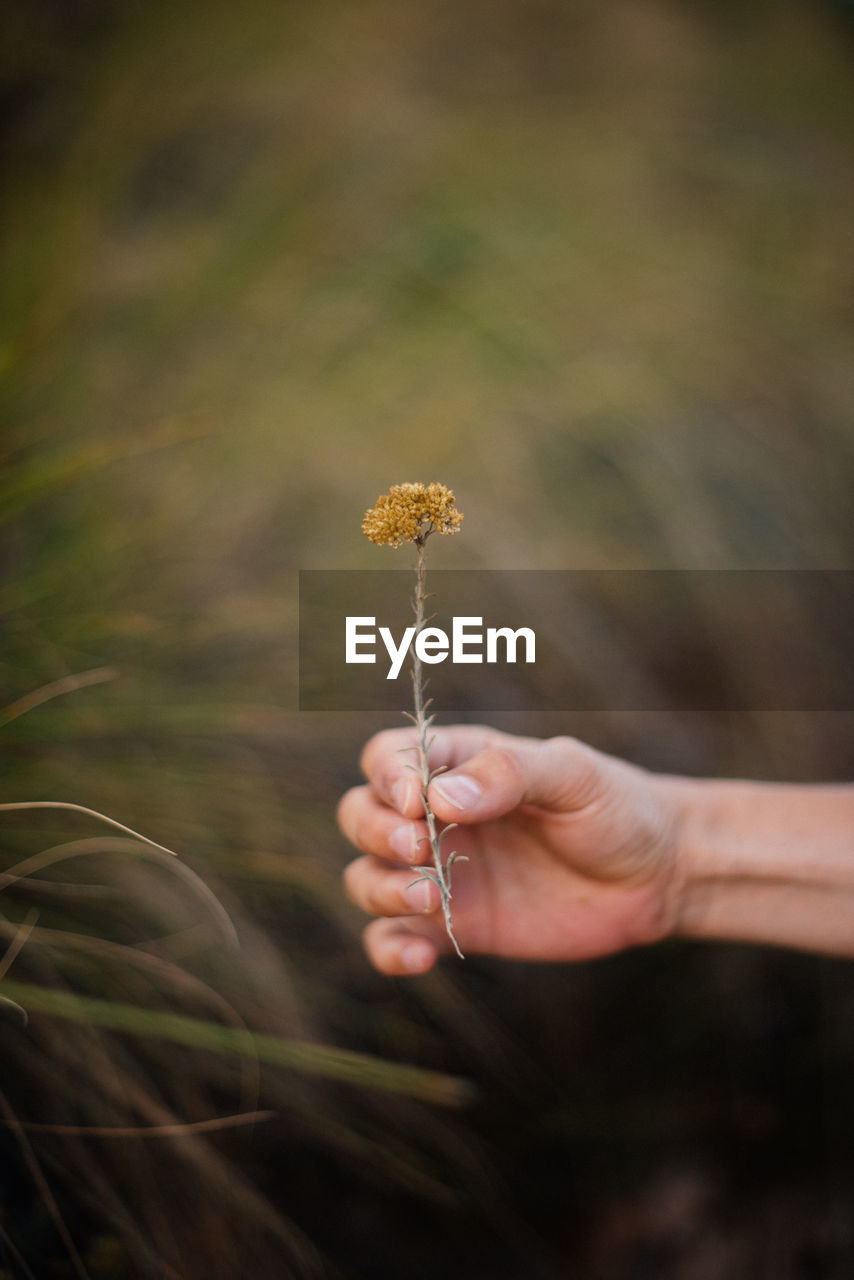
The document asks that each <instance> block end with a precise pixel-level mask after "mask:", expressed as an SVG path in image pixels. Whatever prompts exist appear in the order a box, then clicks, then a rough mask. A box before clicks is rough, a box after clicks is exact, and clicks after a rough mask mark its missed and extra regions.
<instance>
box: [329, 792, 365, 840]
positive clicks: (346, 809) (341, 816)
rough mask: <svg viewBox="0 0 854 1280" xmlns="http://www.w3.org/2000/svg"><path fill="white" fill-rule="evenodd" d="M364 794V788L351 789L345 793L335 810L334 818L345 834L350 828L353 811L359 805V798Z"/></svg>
mask: <svg viewBox="0 0 854 1280" xmlns="http://www.w3.org/2000/svg"><path fill="white" fill-rule="evenodd" d="M363 792H364V787H351V788H350V790H349V791H345V792H344V794H343V796H342V797H341V799H340V800H339V801H338V805H337V807H336V810H335V817H336V820H337V822H338V826H339V827H340V828H341V830H342V831H343V832H344V833H345V835H346V834H348V833H349V831H350V829H351V827H352V820H353V814H354V811H355V809H356V807H357V805H358V803H359V797H360V796H361V794H362V793H363Z"/></svg>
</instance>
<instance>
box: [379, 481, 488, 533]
mask: <svg viewBox="0 0 854 1280" xmlns="http://www.w3.org/2000/svg"><path fill="white" fill-rule="evenodd" d="M462 519H463V514H462V512H461V511H457V509H456V507H455V506H454V491H453V489H447V488H446V487H445V485H443V484H435V483H433V484H420V483H419V484H393V485H392V487H391V489H390V490H389V491H388V493H384V494H383V495H382V496H381V497H380V498H378V499H377V501H376V505H375V506H373V507H371V509H370V511H366V512H365V518H364V520H363V521H362V533H364V534H365V536H366V537H368V538H370V540H371V542H377V543H381V544H385V545H386V546H389V547H399V546H400V545H401V543H402V542H415V541H416V540H417V539H419V538H420V539H424V538H426V537H427V536H428V534H431V533H433V532H434V531H435V530H438V532H439V533H456V532H457V529H458V528H459V527H460V525H461V524H462Z"/></svg>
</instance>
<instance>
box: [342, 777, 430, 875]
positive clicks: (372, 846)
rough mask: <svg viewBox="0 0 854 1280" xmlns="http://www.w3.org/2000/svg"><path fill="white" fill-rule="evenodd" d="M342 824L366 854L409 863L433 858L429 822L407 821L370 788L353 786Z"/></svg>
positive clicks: (344, 804) (344, 798) (344, 803)
mask: <svg viewBox="0 0 854 1280" xmlns="http://www.w3.org/2000/svg"><path fill="white" fill-rule="evenodd" d="M338 825H339V826H340V828H341V830H342V832H343V833H344V835H345V836H346V837H347V839H348V840H349V841H350V843H351V844H354V845H355V846H356V848H357V849H361V851H362V853H374V854H377V856H378V857H381V858H391V859H393V860H395V861H398V862H409V863H416V862H426V861H428V859H429V853H430V850H429V846H428V845H427V843H426V838H427V826H426V823H424V822H405V821H403V819H402V817H401V815H400V814H399V813H398V812H397V811H396V810H395V809H390V808H389V807H388V805H386V804H381V803H380V801H379V800H377V798H376V796H375V795H374V794H373V792H372V791H371V789H370V787H353V788H351V790H350V791H348V792H346V793H345V795H343V796H342V797H341V800H340V801H339V803H338Z"/></svg>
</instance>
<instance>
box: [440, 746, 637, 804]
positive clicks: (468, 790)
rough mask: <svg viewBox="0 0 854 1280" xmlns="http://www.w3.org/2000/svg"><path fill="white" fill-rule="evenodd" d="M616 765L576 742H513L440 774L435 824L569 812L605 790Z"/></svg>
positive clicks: (590, 748) (489, 749) (492, 749)
mask: <svg viewBox="0 0 854 1280" xmlns="http://www.w3.org/2000/svg"><path fill="white" fill-rule="evenodd" d="M613 763H614V762H612V761H611V760H610V758H609V757H608V756H606V755H603V754H602V753H601V752H599V751H596V750H595V749H594V748H593V747H588V746H587V745H586V744H585V743H583V742H579V741H578V739H577V738H563V737H562V738H547V739H545V740H544V741H537V740H535V739H531V738H528V739H523V738H520V739H516V740H513V739H511V740H510V744H509V745H508V746H501V747H489V748H487V749H486V750H485V751H480V752H478V754H477V755H474V756H472V757H471V759H469V760H466V762H465V764H463V765H460V766H459V767H458V768H456V769H451V770H449V771H448V772H447V773H440V774H439V775H438V776H437V777H436V778H434V780H433V781H432V782H431V783H430V788H429V791H428V798H429V800H430V807H431V808H432V810H433V812H434V813H435V814H436V817H437V818H439V819H440V820H441V821H442V822H458V823H460V824H461V825H463V824H468V823H474V822H485V821H488V820H489V819H490V818H500V817H501V816H502V814H505V813H510V812H511V811H512V810H513V809H515V808H517V806H518V805H520V804H532V805H539V806H540V807H541V808H544V809H551V810H554V811H556V812H567V811H571V810H573V809H580V808H582V807H583V806H584V805H586V804H589V803H590V801H591V800H593V799H595V798H596V796H597V795H599V794H601V792H602V791H603V790H605V789H606V787H607V785H608V782H609V780H610V778H609V775H610V769H609V767H608V766H609V765H611V764H613Z"/></svg>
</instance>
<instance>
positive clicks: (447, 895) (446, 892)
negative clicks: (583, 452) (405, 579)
mask: <svg viewBox="0 0 854 1280" xmlns="http://www.w3.org/2000/svg"><path fill="white" fill-rule="evenodd" d="M431 532H432V530H431V529H428V531H427V532H426V533H424V534H422V535H421V537H419V538H416V539H415V546H416V549H417V551H418V563H417V564H416V567H415V599H414V602H413V608H414V611H415V637H414V639H416V640H417V638H418V635H419V632H420V631H421V630H422V628H423V627H424V623H425V617H424V602H425V600H426V598H427V574H426V571H425V569H424V542H425V540H426V539H427V537H429V534H430V533H431ZM412 694H413V701H414V706H415V715H414V716H413V720H414V723H415V730H416V733H417V735H418V769H417V772H418V776H419V780H420V783H421V800H422V802H423V804H424V816H425V819H426V821H427V833H428V834H427V839H428V842H429V844H430V852H431V854H432V855H433V868H434V870H433V871H429V872H428V871H426V870H425V872H424V873H423V874H422V876H421V877H419V878H420V879H424V880H431V881H432V882H433V883H434V884H435V885H436V887H437V888H438V890H439V893H440V895H441V898H442V915H443V916H444V917H445V928H446V929H447V931H448V937H449V938H450V939H451V942H453V944H454V950H455V951H456V953H457V955H458V956H459V957H460V959H461V960H462V959H463V958H464V957H463V953H462V951H461V950H460V944H459V943H458V942H457V940H456V938H455V937H454V929H453V921H452V919H451V863H452V862H453V861H454V860H455V855H454V854H453V853H451V854H449V856H448V861H447V862H446V863H445V864H444V866H443V864H442V850H441V843H442V835H443V834H444V833H443V832H439V831H437V828H436V815H435V814H434V812H433V810H432V809H431V808H430V801H429V800H428V799H427V789H428V787H429V786H430V781H431V778H432V776H433V774H431V772H430V763H429V755H430V744H429V743H428V741H427V731H428V729H429V727H430V725H431V723H432V721H433V716H432V715H430V716H428V715H426V714H425V712H426V710H427V707H428V705H429V701H430V700H429V699H428V701H427V702H425V701H424V677H423V672H422V664H421V659H420V658H419V656H418V649H417V646H416V645H415V644H414V643H413V646H412ZM433 772H434V773H435V772H436V770H434V771H433ZM445 830H446V831H447V830H449V828H447V827H446V828H445ZM457 860H458V861H462V859H457Z"/></svg>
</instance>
